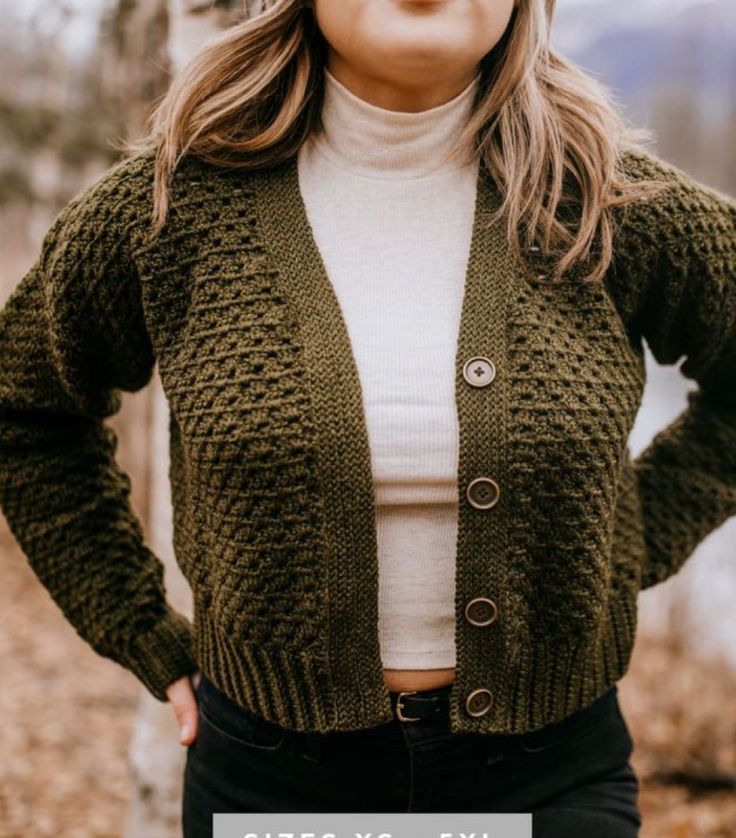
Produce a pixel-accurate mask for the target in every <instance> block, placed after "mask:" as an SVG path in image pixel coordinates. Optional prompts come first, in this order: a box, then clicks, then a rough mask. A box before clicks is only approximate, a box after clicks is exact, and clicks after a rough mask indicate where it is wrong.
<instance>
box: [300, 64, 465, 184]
mask: <svg viewBox="0 0 736 838" xmlns="http://www.w3.org/2000/svg"><path fill="white" fill-rule="evenodd" d="M324 77H325V83H324V100H323V105H322V111H321V122H322V125H321V130H317V131H315V132H314V133H313V134H312V135H311V138H310V139H311V141H312V142H313V143H314V145H315V147H316V148H317V149H318V150H319V151H321V153H322V154H324V155H325V156H327V157H328V158H329V159H330V160H331V161H332V162H333V163H335V164H336V165H338V166H340V167H342V168H344V169H348V170H350V171H352V172H353V173H355V174H359V175H364V176H368V177H380V178H410V177H422V176H425V175H428V174H431V173H433V172H435V171H437V170H438V169H443V170H445V169H446V168H461V167H463V166H465V165H467V164H468V163H470V162H471V161H472V157H471V158H469V157H468V156H466V155H460V154H458V153H457V151H458V150H457V148H456V143H457V140H458V137H459V135H460V133H461V131H462V129H463V128H464V127H465V125H466V123H467V121H468V119H469V117H470V115H471V113H472V108H473V103H474V97H475V93H476V89H477V84H478V80H479V75H476V76H475V78H474V79H473V80H472V81H471V82H470V83H469V84H468V85H467V86H466V87H465V88H464V89H463V90H461V91H460V93H458V94H457V95H456V96H454V97H453V98H452V99H450V100H449V101H447V102H444V103H443V104H441V105H438V106H436V107H433V108H429V109H427V110H422V111H394V110H388V109H386V108H382V107H379V106H377V105H374V104H372V103H370V102H368V101H366V100H365V99H362V98H360V97H359V96H356V94H354V93H353V92H352V91H351V90H349V89H348V88H347V87H346V86H345V85H344V84H342V82H340V81H338V80H337V78H336V77H335V76H334V75H332V73H330V71H329V70H327V69H326V68H325V72H324Z"/></svg>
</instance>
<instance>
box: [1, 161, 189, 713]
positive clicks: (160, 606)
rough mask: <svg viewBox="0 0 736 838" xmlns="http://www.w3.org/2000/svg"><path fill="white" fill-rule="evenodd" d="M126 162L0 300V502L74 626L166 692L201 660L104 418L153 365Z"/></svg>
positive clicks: (64, 220) (72, 213) (52, 235)
mask: <svg viewBox="0 0 736 838" xmlns="http://www.w3.org/2000/svg"><path fill="white" fill-rule="evenodd" d="M123 171H124V170H123ZM120 172H121V170H120V169H117V168H113V170H112V174H110V173H108V175H107V176H103V178H101V179H100V181H98V183H97V184H95V185H93V186H92V187H89V188H88V189H87V190H85V191H84V192H82V193H81V194H80V195H78V196H77V197H76V198H75V199H73V200H72V201H71V202H70V203H69V204H68V205H67V206H66V207H65V208H64V209H63V210H62V211H61V212H60V214H59V215H58V216H57V218H56V220H55V221H54V223H53V225H52V226H51V228H50V229H49V231H48V233H47V234H46V237H45V239H44V241H43V244H42V247H41V252H40V254H39V255H38V257H37V260H36V262H35V264H34V265H33V266H32V267H31V269H30V271H29V272H28V273H27V274H26V275H25V276H24V277H23V278H22V279H21V281H20V282H19V284H18V285H17V286H16V287H15V289H14V290H13V292H12V293H11V295H10V297H9V298H8V299H7V301H6V303H5V305H4V306H3V308H2V310H0V508H2V511H3V512H4V515H5V517H6V520H7V522H8V525H9V527H10V530H11V533H12V534H13V535H14V537H15V538H16V540H17V541H18V544H19V545H20V547H21V549H22V550H23V552H24V553H25V555H26V557H27V559H28V560H29V563H30V565H31V567H32V569H33V571H34V573H35V574H36V575H37V577H38V578H39V580H40V581H41V583H42V584H43V585H44V587H45V588H46V589H47V591H48V592H49V594H50V596H51V597H52V599H53V600H54V601H55V602H56V603H57V605H58V606H59V607H60V609H61V610H62V612H63V614H64V616H65V618H66V619H67V620H68V621H69V622H70V623H71V624H72V625H73V627H74V628H75V629H76V631H77V633H78V634H79V635H80V636H81V637H82V638H83V639H84V640H85V641H86V642H87V643H88V644H89V645H91V647H92V648H93V649H94V650H95V651H96V652H97V653H98V654H100V655H103V656H105V657H108V658H110V659H112V660H114V661H116V662H118V663H119V664H121V665H122V666H124V667H125V668H127V669H129V670H130V671H131V672H133V673H134V674H135V675H136V676H137V677H138V678H139V680H140V681H141V682H142V683H143V684H144V686H145V687H147V688H148V690H149V691H150V692H151V693H152V694H153V695H154V696H155V697H156V698H158V699H159V700H161V701H166V700H167V698H166V693H165V688H166V686H167V685H168V684H169V683H171V682H173V681H174V680H176V679H177V678H179V677H182V676H183V675H184V674H187V673H189V672H193V671H194V670H195V669H196V663H195V660H194V656H193V653H192V626H191V624H190V622H189V620H188V619H187V618H186V617H185V616H184V615H182V614H179V613H178V612H176V611H174V610H173V609H172V608H171V607H170V606H169V604H168V603H167V602H166V599H165V595H164V594H165V592H164V583H163V570H164V568H163V564H162V563H161V561H160V560H159V559H158V558H157V556H156V555H154V553H153V552H152V551H151V550H150V549H149V548H148V546H147V545H146V544H145V543H144V539H143V532H142V526H141V522H140V521H139V519H138V518H137V517H136V515H135V513H134V512H133V510H132V508H131V505H130V488H131V483H130V479H129V477H128V475H127V474H126V473H125V472H124V471H122V470H121V469H120V467H119V466H118V464H117V462H116V459H115V451H116V447H117V438H116V435H115V433H114V431H113V430H112V428H111V427H110V426H109V425H107V424H106V423H105V421H104V420H105V418H106V417H109V416H110V415H112V414H113V413H115V412H117V411H118V410H119V408H120V406H121V403H122V402H121V393H120V391H121V390H127V391H131V392H134V391H136V390H138V389H140V388H142V387H143V386H144V385H145V384H146V383H147V382H148V381H149V380H150V378H151V376H152V372H153V367H154V362H155V358H154V354H153V350H152V346H151V342H150V340H149V337H148V335H147V332H146V328H145V324H144V320H143V314H142V310H141V301H140V293H139V283H138V281H137V273H136V269H135V265H134V262H133V259H132V257H131V247H130V243H129V241H128V236H127V235H126V233H127V230H128V226H129V223H128V221H127V220H126V211H125V208H126V207H130V193H131V188H130V184H129V183H126V178H125V177H124V176H121V174H120Z"/></svg>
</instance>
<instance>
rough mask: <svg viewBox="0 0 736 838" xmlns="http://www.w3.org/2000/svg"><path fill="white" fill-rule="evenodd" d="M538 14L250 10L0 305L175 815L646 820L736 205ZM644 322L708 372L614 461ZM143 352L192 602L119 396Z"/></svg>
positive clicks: (56, 486) (43, 533)
mask: <svg viewBox="0 0 736 838" xmlns="http://www.w3.org/2000/svg"><path fill="white" fill-rule="evenodd" d="M553 10H554V2H553V0H547V2H546V3H543V2H542V0H518V2H516V3H515V4H513V3H512V0H501V1H500V2H499V0H434V2H430V0H425V2H419V1H418V0H414V2H401V0H374V2H367V0H317V1H316V3H315V4H314V5H313V6H311V5H303V4H301V3H298V2H294V0H274V2H268V3H266V4H265V8H264V10H263V11H262V13H261V14H260V15H258V16H257V17H254V18H252V19H251V20H248V21H245V22H244V23H242V24H239V25H237V26H234V27H232V28H231V29H230V30H228V31H227V32H226V33H224V34H223V35H221V36H219V37H218V38H216V39H215V40H213V41H211V42H210V43H209V44H208V45H207V46H206V47H205V48H204V49H203V50H202V51H201V52H200V53H199V55H198V56H196V57H195V59H194V60H193V62H192V63H191V64H190V65H189V67H188V68H187V69H185V71H184V72H183V73H181V74H180V76H179V77H178V78H177V79H175V80H174V83H173V85H172V87H171V90H170V91H169V93H168V95H167V96H166V97H165V98H164V100H163V101H162V102H161V103H160V105H159V107H158V109H157V112H156V114H155V118H154V120H153V122H152V125H151V130H150V134H149V136H148V137H147V138H146V139H145V140H144V141H143V142H142V143H141V146H142V147H139V148H137V149H136V151H135V153H134V154H133V155H132V156H131V157H130V158H129V159H126V160H124V161H122V162H121V163H119V164H118V165H117V166H115V167H114V168H113V169H112V170H111V171H110V172H108V173H107V174H106V175H105V176H104V177H103V178H101V179H100V181H99V182H98V183H97V184H95V185H94V186H92V187H91V188H90V189H88V190H85V192H83V193H82V194H81V195H80V196H78V197H77V198H75V199H74V200H73V201H72V202H71V203H70V204H69V205H68V206H67V207H66V208H65V209H64V210H63V211H62V213H61V214H60V215H59V217H58V219H57V220H56V222H55V224H54V225H53V227H52V228H51V230H50V232H49V234H48V236H47V238H46V240H45V242H44V246H43V248H42V253H41V255H40V256H39V259H38V261H37V263H36V265H35V266H34V267H33V269H32V270H31V272H30V273H29V274H28V275H27V276H26V277H25V278H24V279H23V281H22V282H21V283H20V285H19V287H18V289H17V290H16V291H15V293H14V294H13V295H12V296H11V298H10V299H9V301H8V303H7V305H6V307H5V309H4V311H3V312H2V318H1V319H0V325H1V326H2V329H0V350H2V352H1V353H0V357H1V358H2V359H3V360H2V363H1V365H0V501H1V502H2V505H3V508H4V510H5V513H6V517H7V519H8V521H9V523H10V526H11V528H12V529H13V531H14V533H15V534H16V536H17V538H18V540H19V542H20V544H21V546H22V547H23V549H24V550H25V552H26V553H27V555H28V557H29V559H30V561H31V564H32V566H33V567H34V569H35V571H36V573H37V574H38V575H39V577H40V579H41V580H42V582H43V583H44V584H45V585H46V587H47V588H48V590H49V591H50V593H51V594H52V596H53V597H54V599H55V600H56V601H57V602H58V603H59V605H60V607H62V608H63V609H64V612H65V614H66V615H67V617H68V618H69V620H70V621H71V622H72V623H73V624H74V626H75V627H76V628H77V630H78V632H79V633H80V634H81V636H82V637H84V638H85V640H87V642H89V643H90V644H91V645H92V646H93V648H95V649H96V650H97V651H98V652H99V653H100V654H103V655H105V656H107V657H109V658H111V659H113V660H116V661H118V662H119V663H120V664H122V665H123V666H125V667H127V668H128V669H130V670H131V671H132V672H133V673H135V674H136V675H137V677H138V678H140V680H141V681H142V682H143V683H144V684H145V685H146V687H147V688H148V689H149V690H150V691H151V693H152V694H153V695H155V696H156V697H157V698H158V699H160V700H162V701H166V700H169V701H170V702H171V704H172V705H173V709H174V711H175V712H176V715H177V718H178V720H179V722H180V724H181V725H182V737H181V741H182V743H183V744H185V745H186V746H187V766H186V772H185V778H184V805H183V816H184V831H185V834H186V836H187V837H188V838H194V836H197V838H198V837H199V836H202V835H209V834H211V816H212V813H213V812H223V811H233V812H248V811H250V812H255V811H265V812H268V811H271V812H280V811H486V812H514V811H518V812H532V814H533V828H534V834H535V835H537V836H545V837H546V838H550V836H554V835H564V836H567V837H568V838H570V836H576V835H585V836H589V835H591V834H596V835H598V836H599V838H604V836H605V837H606V838H612V837H613V836H617V837H618V836H620V837H621V838H623V837H624V836H627V838H628V836H635V835H637V834H638V827H639V825H640V823H641V813H640V812H639V809H638V806H637V789H638V781H637V777H636V775H635V774H634V772H633V770H632V767H631V764H630V762H629V757H630V756H631V753H632V748H633V741H632V739H631V736H630V732H629V729H628V727H627V724H626V722H625V720H624V718H623V715H622V713H621V710H620V707H619V704H618V700H617V685H616V682H617V680H618V679H619V678H620V677H621V676H622V675H623V674H624V673H625V671H626V668H627V666H628V661H629V657H630V653H631V649H632V645H633V641H634V636H635V629H636V598H637V594H638V592H639V591H640V590H642V589H643V588H647V587H649V586H651V585H654V584H657V583H658V582H661V581H663V580H664V579H666V578H668V577H669V576H670V575H672V574H674V573H675V572H677V570H678V569H679V568H680V567H681V566H682V564H683V563H684V561H685V560H686V559H687V557H688V556H689V555H690V553H691V552H692V551H693V549H694V547H695V546H696V545H697V544H698V543H699V542H700V541H701V540H702V539H703V538H704V537H705V536H706V535H707V534H708V533H709V532H710V531H711V530H713V529H715V528H716V527H717V526H719V525H720V524H721V523H722V522H723V521H725V520H726V519H727V518H728V517H730V516H731V515H733V514H734V513H736V485H735V484H734V473H735V472H736V469H734V465H735V464H736V423H735V422H734V416H735V415H736V414H735V410H736V393H735V392H734V380H735V377H734V374H735V373H736V207H735V206H734V203H733V202H732V200H731V199H729V198H727V197H726V196H725V195H722V194H720V193H718V192H716V191H715V190H713V189H711V188H708V187H706V186H705V185H703V184H700V183H698V182H696V181H695V180H693V179H692V178H691V177H689V176H688V175H687V174H686V173H685V172H682V171H680V170H678V169H677V168H675V167H674V166H672V165H670V164H667V163H665V162H664V161H662V160H659V159H658V158H656V157H655V156H654V155H652V154H650V153H649V152H647V151H645V150H644V149H643V148H641V147H640V146H638V145H637V144H636V143H637V140H636V137H637V133H636V132H635V131H633V130H632V129H630V128H628V127H627V126H626V125H625V124H624V122H623V121H622V119H621V118H620V117H619V116H618V115H617V113H616V111H615V109H614V108H613V107H612V105H611V104H610V102H609V101H608V99H607V94H606V92H605V90H604V88H602V87H601V86H600V85H598V84H597V83H596V82H595V81H593V80H592V79H590V78H589V77H587V76H586V75H585V74H583V73H581V72H580V71H579V70H578V69H576V68H575V67H574V66H573V65H572V64H571V63H570V62H568V61H566V60H565V59H564V58H563V57H561V56H560V55H559V54H558V53H557V52H555V51H554V50H553V49H552V48H551V47H550V45H549V40H548V38H549V27H550V23H551V19H552V15H553ZM640 136H643V135H640ZM643 339H645V340H646V342H647V343H648V344H649V346H650V347H651V349H652V351H653V353H654V355H655V356H656V358H657V360H658V361H659V362H660V363H675V362H676V361H678V360H679V359H680V358H681V357H682V356H683V355H686V356H687V358H686V361H685V363H684V364H683V365H682V367H681V369H682V372H683V373H684V374H685V375H687V376H689V377H690V378H692V379H693V380H695V381H696V382H697V383H698V385H699V386H698V388H696V390H694V391H692V392H691V393H690V394H689V397H688V398H689V403H688V407H687V409H686V410H685V411H683V413H682V414H681V415H680V416H679V417H678V418H677V420H676V421H675V422H673V424H672V425H670V426H669V427H668V428H667V429H665V430H664V431H662V432H660V434H658V436H657V437H656V438H655V439H654V440H653V442H652V444H651V445H650V446H649V447H648V448H647V449H646V450H645V451H644V452H643V453H642V455H641V456H640V457H638V458H637V459H636V460H635V461H632V460H631V458H630V455H629V450H628V445H627V440H628V435H629V432H630V429H631V427H632V425H633V421H634V419H635V416H636V413H637V410H638V406H639V403H640V399H641V393H642V390H643V386H644V377H645V376H644V357H643V343H642V340H643ZM155 363H158V367H159V372H160V375H161V381H162V384H163V387H164V390H165V393H166V396H167V399H168V402H169V406H170V414H171V424H170V430H171V435H170V439H171V471H170V476H171V485H172V497H173V504H174V542H175V548H176V556H177V561H178V562H179V565H180V566H181V568H182V571H183V573H184V574H185V575H186V577H187V579H188V580H189V582H190V584H191V586H192V591H193V595H194V619H193V624H192V623H190V622H189V620H187V619H186V618H185V617H184V616H183V615H181V614H178V613H177V612H175V611H174V610H172V608H171V607H170V606H169V605H168V603H167V602H166V599H165V591H164V587H163V582H162V572H163V568H162V565H161V562H160V561H159V560H158V559H157V557H156V556H155V555H153V554H152V553H151V551H150V550H149V549H148V548H147V546H146V545H145V543H144V541H143V538H142V533H141V527H140V524H139V522H138V520H137V519H136V517H135V516H134V515H133V513H132V512H131V508H130V505H129V503H128V490H129V480H128V478H127V476H126V475H125V474H124V473H122V472H121V471H120V470H119V468H118V467H117V464H116V462H115V459H114V451H115V437H114V435H113V433H112V431H111V430H110V429H109V428H108V427H107V426H106V425H105V424H104V421H103V420H104V419H105V418H106V417H107V416H109V415H110V414H112V413H113V412H115V411H116V410H117V409H118V408H119V406H120V401H119V390H129V391H134V390H137V389H139V388H140V387H142V386H143V385H144V384H146V383H147V381H149V380H150V377H151V375H152V371H153V366H154V364H155Z"/></svg>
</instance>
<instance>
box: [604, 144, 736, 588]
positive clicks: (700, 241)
mask: <svg viewBox="0 0 736 838" xmlns="http://www.w3.org/2000/svg"><path fill="white" fill-rule="evenodd" d="M630 165H631V167H632V170H633V171H634V172H636V173H638V174H640V175H641V176H643V177H656V178H657V179H660V180H661V179H665V180H667V181H668V183H669V185H668V187H667V189H666V190H665V191H664V192H662V193H660V194H659V195H658V196H656V197H655V198H654V199H652V200H650V201H647V202H637V203H636V204H633V205H629V206H628V207H627V208H626V209H627V213H626V215H625V218H624V222H623V225H622V227H621V231H620V234H621V241H622V244H621V245H619V250H620V252H619V253H618V255H617V260H616V261H617V263H618V264H617V270H616V272H615V273H614V279H613V283H612V284H613V288H614V289H615V293H616V294H617V295H618V297H619V301H620V303H621V306H622V310H624V311H625V312H626V314H627V317H628V318H629V321H630V326H631V328H633V329H634V330H635V331H636V332H638V334H640V335H642V336H643V337H644V338H645V339H646V342H647V344H648V345H649V347H650V349H651V351H652V354H653V355H654V357H655V358H656V360H657V361H658V362H659V363H660V364H675V363H677V362H678V361H679V360H680V358H681V357H682V356H683V355H684V356H686V357H685V360H684V362H683V363H682V365H681V366H680V371H681V372H682V373H683V375H685V376H687V377H688V378H690V379H692V380H693V381H695V382H697V385H698V386H697V387H696V388H695V389H693V390H691V391H690V392H689V393H688V396H687V407H686V408H685V409H684V410H683V411H682V412H681V413H680V414H679V415H678V416H677V417H676V418H675V419H674V420H673V421H672V422H671V423H670V424H669V425H668V426H667V427H666V428H664V429H663V430H661V431H660V432H659V433H657V434H656V435H655V437H654V438H653V440H652V441H651V443H650V444H649V445H648V446H647V448H646V449H645V450H644V451H643V452H642V453H641V454H640V455H639V456H638V457H637V458H636V460H635V461H634V466H635V469H636V474H637V478H638V485H639V490H640V497H641V502H642V510H643V516H644V525H645V540H646V547H647V561H646V565H645V567H644V568H643V578H642V588H647V587H649V586H651V585H655V584H657V583H659V582H661V581H663V580H665V579H667V578H668V577H669V576H671V575H672V574H674V573H676V572H677V571H678V570H679V569H680V567H681V566H682V565H683V564H684V562H685V561H686V559H687V558H688V557H689V556H690V555H691V554H692V552H693V551H694V549H695V548H696V547H697V545H698V544H699V543H700V542H701V541H702V540H703V539H704V538H705V537H706V536H707V535H708V534H709V533H711V532H712V531H713V530H714V529H716V528H717V527H719V526H720V525H721V524H722V523H724V522H725V521H726V520H727V519H728V518H730V517H732V516H733V515H735V514H736V202H735V201H734V200H733V199H732V198H730V197H728V196H726V195H724V194H722V193H720V192H718V191H717V190H715V189H712V188H710V187H707V186H705V185H704V184H702V183H699V182H698V181H696V180H695V179H693V178H692V177H690V176H689V175H687V174H686V173H685V172H683V171H682V170H680V169H678V168H676V167H675V166H673V165H671V164H668V163H666V162H664V161H661V160H659V159H657V158H654V159H652V158H650V157H640V156H638V155H637V156H634V157H632V158H630Z"/></svg>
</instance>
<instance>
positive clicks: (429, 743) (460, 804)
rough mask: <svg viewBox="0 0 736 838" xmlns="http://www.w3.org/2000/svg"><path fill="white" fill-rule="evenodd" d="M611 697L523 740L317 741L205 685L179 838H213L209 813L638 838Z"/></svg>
mask: <svg viewBox="0 0 736 838" xmlns="http://www.w3.org/2000/svg"><path fill="white" fill-rule="evenodd" d="M440 689H443V688H440ZM617 692H618V689H617V686H616V685H614V686H613V687H611V688H610V689H609V690H608V691H607V692H606V693H604V694H603V695H601V696H599V697H598V698H597V699H596V700H595V701H594V702H593V703H592V704H591V705H589V706H588V707H586V708H584V709H583V710H580V711H578V712H577V713H574V714H572V715H571V716H568V717H567V718H566V719H563V720H562V721H561V722H557V723H555V724H552V725H547V726H546V727H544V728H539V729H537V730H533V731H529V732H528V733H525V734H520V735H490V736H489V735H486V734H480V733H478V734H476V733H451V732H450V730H449V720H448V719H447V717H444V718H439V719H435V720H433V721H416V722H401V721H399V720H398V719H394V720H393V721H391V722H387V723H385V724H382V725H378V726H376V727H372V728H368V729H366V730H360V731H335V732H331V733H316V732H300V731H293V730H287V729H285V728H282V727H280V726H279V725H276V724H273V723H272V722H269V721H267V720H265V719H263V718H261V717H259V716H256V715H254V714H252V713H251V712H250V711H248V710H245V709H243V708H241V707H240V706H239V705H237V704H235V703H234V702H233V701H231V700H230V699H229V698H228V697H227V696H225V695H224V694H223V693H222V692H220V691H219V690H218V689H217V688H216V687H215V686H214V685H213V684H212V683H211V682H210V681H209V680H208V679H207V678H206V677H204V676H203V677H202V679H201V681H200V683H199V686H198V687H197V696H198V700H199V710H200V713H199V732H198V735H197V738H196V739H195V741H194V742H193V743H192V744H191V745H190V746H189V747H188V748H187V761H186V768H185V772H184V790H183V805H182V816H183V826H184V838H211V836H212V815H213V813H214V812H531V813H532V831H533V835H534V838H591V836H595V838H637V836H638V834H639V827H640V825H641V813H640V811H639V808H638V802H637V801H638V791H639V781H638V778H637V776H636V774H635V773H634V770H633V769H632V767H631V764H630V762H629V757H630V756H631V753H632V751H633V740H632V738H631V735H630V731H629V728H628V726H627V724H626V722H625V720H624V717H623V715H622V713H621V709H620V707H619V703H618V695H617Z"/></svg>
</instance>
